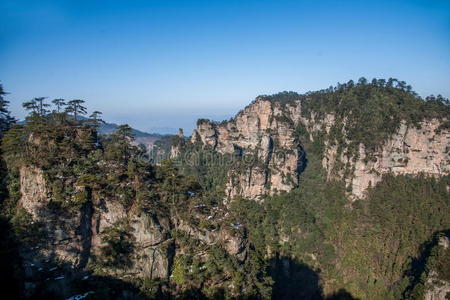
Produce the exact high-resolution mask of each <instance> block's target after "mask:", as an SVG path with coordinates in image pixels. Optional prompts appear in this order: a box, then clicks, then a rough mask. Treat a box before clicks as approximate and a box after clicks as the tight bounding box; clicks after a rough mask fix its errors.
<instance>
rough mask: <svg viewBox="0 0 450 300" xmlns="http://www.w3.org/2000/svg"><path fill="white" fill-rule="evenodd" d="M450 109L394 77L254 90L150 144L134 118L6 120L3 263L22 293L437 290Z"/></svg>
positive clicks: (230, 295)
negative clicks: (138, 135) (138, 138)
mask: <svg viewBox="0 0 450 300" xmlns="http://www.w3.org/2000/svg"><path fill="white" fill-rule="evenodd" d="M1 95H2V94H1V93H0V96H1ZM37 99H40V98H37ZM42 99H43V98H42ZM0 100H2V98H0ZM40 101H43V100H40ZM449 118H450V106H449V103H448V100H446V99H443V98H441V97H437V98H436V97H429V98H427V99H425V100H424V99H421V98H420V97H418V96H417V95H415V94H414V93H413V92H411V90H410V88H409V87H408V86H406V85H405V84H404V83H403V82H398V81H395V80H392V79H390V80H388V81H384V80H374V81H372V82H371V83H368V82H367V81H365V80H363V79H361V80H360V81H359V82H358V83H357V84H355V83H353V82H351V81H350V82H348V83H347V84H344V85H339V86H337V87H336V88H329V89H327V90H323V91H318V92H311V93H307V94H304V95H299V94H297V93H293V92H284V93H280V94H276V95H272V96H259V97H257V98H256V99H255V101H253V102H252V103H251V104H250V105H249V106H247V107H246V108H245V109H244V110H242V111H241V112H239V113H238V114H237V115H236V117H235V118H233V119H232V120H230V121H225V122H221V123H215V122H211V121H208V120H199V121H198V124H197V129H196V130H194V132H193V134H192V136H191V137H190V138H189V139H185V137H184V134H183V132H182V131H180V133H179V135H177V136H172V137H165V138H163V139H161V140H159V141H157V142H156V146H155V147H156V149H157V151H156V154H155V153H150V154H149V153H146V152H145V151H144V150H143V149H141V148H140V147H137V146H136V142H135V140H134V139H133V131H132V130H131V128H130V127H129V126H127V125H121V126H118V127H117V130H115V131H114V132H113V133H111V134H108V135H102V134H99V127H98V126H99V123H98V122H96V121H98V120H96V119H92V120H90V121H89V122H81V121H79V120H78V119H77V118H76V117H75V116H72V115H69V114H68V113H67V112H64V113H45V112H44V111H43V110H38V109H34V110H32V111H31V112H30V115H29V116H28V118H27V122H26V123H24V124H17V125H13V123H14V120H13V119H10V118H9V119H3V118H0V121H2V128H4V129H2V131H1V132H0V133H1V135H0V137H1V160H0V170H1V173H0V179H1V180H0V183H1V185H0V203H1V216H0V232H2V236H3V237H4V238H3V239H2V243H1V246H2V251H1V252H0V261H1V262H2V268H3V269H2V271H3V272H2V274H11V276H5V275H2V276H3V277H2V279H3V281H4V282H7V283H8V289H9V290H11V292H13V293H14V294H15V295H16V298H25V299H44V298H45V299H61V298H64V299H65V298H69V297H71V296H75V295H77V296H78V298H80V297H87V298H89V297H91V298H98V299H370V300H372V299H380V300H381V299H383V300H385V299H390V300H394V299H427V300H428V299H430V300H431V299H439V298H438V297H440V298H442V297H448V294H449V293H450V289H449V286H450V279H449V272H448V270H449V266H450V265H449V263H448V259H447V258H448V254H449V253H448V250H449V249H450V248H449V246H448V240H449V238H450V236H449V230H450V219H449V217H448V216H449V215H450V174H449V172H450V161H449V159H450V158H449V151H450V132H449V130H450V129H449V124H450V123H449ZM159 154H161V156H164V154H165V155H166V156H167V157H168V158H170V159H168V160H165V159H163V158H162V157H160V156H159ZM154 162H156V163H154ZM255 200H256V201H255Z"/></svg>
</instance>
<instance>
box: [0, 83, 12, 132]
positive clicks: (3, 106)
mask: <svg viewBox="0 0 450 300" xmlns="http://www.w3.org/2000/svg"><path fill="white" fill-rule="evenodd" d="M6 94H7V93H6V92H5V91H4V90H3V86H2V85H1V84H0V138H1V137H2V135H3V132H5V131H6V130H8V129H9V127H10V126H11V125H12V124H13V123H14V122H15V119H14V118H13V117H11V115H10V112H9V110H8V105H9V101H7V100H5V99H4V98H3V96H4V95H6Z"/></svg>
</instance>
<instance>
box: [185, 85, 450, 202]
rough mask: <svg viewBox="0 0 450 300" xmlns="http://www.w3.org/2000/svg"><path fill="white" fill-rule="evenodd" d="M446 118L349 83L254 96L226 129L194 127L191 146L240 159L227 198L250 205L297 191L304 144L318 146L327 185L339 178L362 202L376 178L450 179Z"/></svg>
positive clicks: (401, 94) (400, 96) (388, 92)
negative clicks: (418, 176)
mask: <svg viewBox="0 0 450 300" xmlns="http://www.w3.org/2000/svg"><path fill="white" fill-rule="evenodd" d="M449 118H450V112H449V106H448V105H445V104H443V102H441V101H438V100H436V99H433V98H430V99H428V101H423V100H421V99H419V98H418V97H417V96H415V95H414V94H413V93H411V92H408V91H406V90H403V89H400V88H398V87H392V86H387V84H386V83H384V82H379V81H376V82H374V83H373V84H360V85H356V86H355V85H354V84H352V83H351V82H350V83H348V84H346V85H341V86H339V87H338V88H334V89H329V90H324V91H319V92H313V93H308V94H306V95H298V94H296V93H281V94H277V95H273V96H260V97H258V98H257V99H256V100H255V101H254V102H252V104H250V105H249V106H248V107H246V108H245V109H244V110H243V111H241V112H240V113H239V114H237V115H236V117H235V118H234V119H232V120H231V121H227V122H222V123H214V122H210V121H208V120H200V121H199V122H198V124H197V129H196V130H194V132H193V134H192V136H191V139H190V141H191V143H192V144H195V143H196V142H200V143H201V144H202V145H204V147H209V148H211V149H213V150H214V151H217V152H220V153H222V154H233V155H235V156H239V157H243V158H244V159H243V160H242V161H245V162H247V166H245V167H243V168H242V164H240V167H239V168H235V167H236V166H234V167H233V168H231V169H230V171H229V174H228V178H229V181H228V183H227V187H226V191H227V196H228V197H229V198H233V197H235V196H237V195H240V196H243V197H247V198H253V199H257V198H260V197H261V196H264V195H265V194H267V193H270V194H273V193H275V192H280V191H289V190H291V189H292V188H294V187H296V186H298V185H299V176H300V174H301V172H302V171H303V170H304V168H305V166H306V164H307V161H308V153H305V152H304V149H303V143H304V141H305V140H309V141H314V140H316V139H318V140H320V145H319V147H321V148H322V149H321V152H322V153H321V160H322V166H323V168H324V169H325V170H326V171H327V177H328V178H329V179H337V178H343V179H344V180H345V182H346V186H347V190H348V192H350V193H351V194H352V195H354V196H356V197H358V198H362V197H364V195H365V192H366V190H367V188H368V187H370V186H375V185H376V184H377V183H378V182H379V181H380V180H381V178H382V176H383V174H387V173H393V174H419V173H425V174H429V175H433V176H443V175H446V174H449V172H450V156H449V152H450V131H449V122H450V121H449ZM248 162H250V164H249V163H248Z"/></svg>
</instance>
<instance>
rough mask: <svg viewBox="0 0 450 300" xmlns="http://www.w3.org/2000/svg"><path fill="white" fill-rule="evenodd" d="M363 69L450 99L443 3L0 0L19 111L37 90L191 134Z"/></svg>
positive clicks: (1, 52)
mask: <svg viewBox="0 0 450 300" xmlns="http://www.w3.org/2000/svg"><path fill="white" fill-rule="evenodd" d="M361 76H365V77H367V78H369V79H371V78H372V77H383V78H388V77H396V78H398V79H400V80H404V81H406V82H407V83H408V84H411V85H412V86H413V87H414V89H415V90H416V91H417V92H418V93H419V94H420V95H422V96H425V95H428V94H442V95H444V96H445V97H450V1H448V0H443V1H438V0H427V1H414V0H409V1H406V0H397V1H396V0H386V1H385V0H378V1H337V0H334V1H312V0H310V1H300V0H297V1H282V0H280V1H264V0H260V1H245V0H240V1H234V0H226V1H214V0H209V1H187V0H186V1H171V0H163V1H139V0H127V1H125V0H124V1H115V0H108V1H97V0H73V1H65V0H55V1H48V0H47V1H46V0H39V1H37V0H32V1H31V0H30V1H22V0H0V82H1V83H2V84H3V85H4V88H5V89H6V90H7V91H8V92H10V95H8V97H7V99H8V100H10V101H11V102H12V105H11V108H12V111H13V114H14V115H15V116H17V117H19V118H22V117H23V116H24V112H23V110H22V108H21V103H22V102H23V101H25V100H29V99H31V98H33V97H37V96H48V97H50V98H51V99H52V98H56V97H58V98H59V97H63V98H66V99H73V98H81V99H85V100H86V101H87V102H88V107H89V109H90V110H94V109H95V110H101V111H103V112H104V115H105V119H106V120H108V121H113V122H117V123H129V124H130V125H132V126H134V127H136V128H138V129H142V130H157V129H155V128H162V127H169V128H178V127H183V128H185V129H186V130H187V131H188V132H186V133H187V134H189V131H190V130H192V128H193V127H194V125H195V124H194V123H195V120H196V119H197V118H199V117H204V118H212V119H223V118H228V117H230V116H232V115H233V114H234V113H236V112H237V111H238V110H240V109H241V108H243V107H244V106H245V105H247V104H248V103H249V102H250V101H251V100H252V99H254V98H255V96H257V95H259V94H269V93H275V92H279V91H284V90H293V91H297V92H305V91H308V90H316V89H322V88H326V87H328V86H329V85H332V84H336V83H337V82H345V81H347V80H349V79H358V78H359V77H361ZM160 130H161V129H160Z"/></svg>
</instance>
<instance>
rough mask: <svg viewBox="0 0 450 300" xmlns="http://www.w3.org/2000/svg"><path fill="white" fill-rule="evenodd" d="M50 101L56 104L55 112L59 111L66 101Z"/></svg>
mask: <svg viewBox="0 0 450 300" xmlns="http://www.w3.org/2000/svg"><path fill="white" fill-rule="evenodd" d="M52 103H53V104H54V105H55V106H56V112H57V113H60V112H61V109H62V108H63V107H64V106H66V101H65V100H64V99H55V100H53V101H52Z"/></svg>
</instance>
